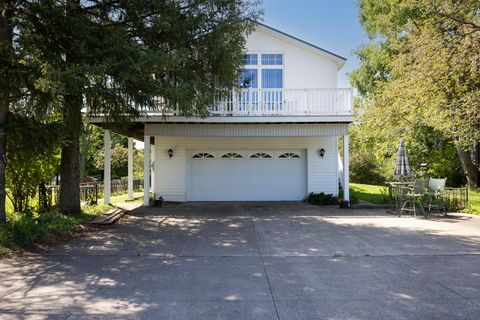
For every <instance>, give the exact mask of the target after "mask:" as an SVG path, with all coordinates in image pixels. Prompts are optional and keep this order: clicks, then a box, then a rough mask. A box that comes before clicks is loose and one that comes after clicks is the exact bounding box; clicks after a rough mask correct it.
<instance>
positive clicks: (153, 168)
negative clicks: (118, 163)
mask: <svg viewBox="0 0 480 320" xmlns="http://www.w3.org/2000/svg"><path fill="white" fill-rule="evenodd" d="M246 46H247V52H248V54H247V55H246V56H245V59H244V60H245V70H244V72H243V79H242V85H243V87H244V89H242V90H240V91H238V92H236V93H234V94H232V95H231V96H230V97H229V98H226V99H225V101H221V102H218V103H216V104H215V105H214V106H212V108H211V116H210V117H207V118H203V119H202V118H185V117H182V116H177V115H171V116H169V117H167V118H166V119H162V117H161V115H159V114H155V113H153V112H152V113H150V114H148V116H145V117H141V118H139V119H137V120H136V121H137V128H139V130H140V131H139V132H140V135H141V136H142V137H143V141H144V142H145V150H144V152H145V163H144V178H145V204H148V199H149V189H151V191H152V192H153V193H154V194H155V197H156V198H158V197H160V196H162V197H163V198H164V199H165V200H167V201H237V200H238V201H249V200H256V201H264V200H265V201H269V200H276V201H282V200H302V199H303V198H304V197H305V195H306V194H308V193H310V192H324V193H331V194H337V193H338V190H339V181H340V182H341V183H342V184H343V185H344V186H345V188H344V189H345V190H346V192H345V200H348V199H349V194H348V183H349V182H348V181H349V178H348V172H349V170H348V161H349V155H348V125H349V123H351V122H352V121H353V98H352V90H351V89H341V88H337V73H338V70H339V69H341V68H342V67H343V65H344V64H345V61H346V60H345V58H342V57H340V56H338V55H336V54H334V53H331V52H329V51H327V50H324V49H322V48H320V47H317V46H315V45H313V44H310V43H307V42H305V41H302V40H300V39H298V38H295V37H293V36H290V35H288V34H286V33H283V32H281V31H278V30H275V29H273V28H270V27H268V26H266V25H263V24H260V23H259V24H258V26H257V28H256V30H255V31H254V32H253V33H251V34H250V35H249V36H248V38H247V45H246ZM89 120H90V122H91V123H96V124H99V125H101V124H102V122H103V119H102V118H101V117H97V118H95V117H93V118H90V119H89ZM340 136H343V137H344V139H343V141H344V148H343V150H344V154H343V157H342V158H343V163H342V161H341V160H340V157H339V153H338V138H339V137H340ZM132 145H133V144H132V139H131V138H130V139H129V178H130V179H129V180H130V181H131V180H132V176H133V173H132V171H133V169H132ZM105 148H106V150H105V182H106V183H105V186H106V190H105V202H106V203H109V198H110V191H109V190H110V187H109V180H110V133H109V131H108V130H106V134H105ZM130 190H132V188H130ZM129 193H130V195H131V191H130V192H129Z"/></svg>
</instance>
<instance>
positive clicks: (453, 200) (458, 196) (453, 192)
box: [442, 188, 468, 211]
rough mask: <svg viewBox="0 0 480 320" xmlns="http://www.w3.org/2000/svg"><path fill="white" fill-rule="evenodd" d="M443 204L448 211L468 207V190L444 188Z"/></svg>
mask: <svg viewBox="0 0 480 320" xmlns="http://www.w3.org/2000/svg"><path fill="white" fill-rule="evenodd" d="M442 199H443V203H444V204H445V206H446V208H447V210H448V211H459V210H463V209H465V208H467V207H468V188H445V191H444V192H443V194H442Z"/></svg>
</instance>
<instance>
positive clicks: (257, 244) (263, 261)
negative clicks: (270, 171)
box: [247, 208, 280, 320]
mask: <svg viewBox="0 0 480 320" xmlns="http://www.w3.org/2000/svg"><path fill="white" fill-rule="evenodd" d="M247 210H248V211H249V214H250V215H251V213H250V208H248V209H247ZM254 219H255V218H254V217H251V218H250V223H251V225H252V229H253V234H254V236H255V242H256V246H257V250H258V255H259V256H260V260H261V261H262V266H263V272H265V278H266V279H267V284H268V289H269V290H270V295H271V297H272V302H273V307H274V308H275V314H276V315H277V319H278V320H280V315H279V314H278V308H277V302H276V301H275V296H274V295H273V289H272V284H271V283H270V278H269V277H268V272H267V267H266V266H265V260H264V259H263V256H262V251H261V250H260V245H259V241H258V234H257V230H256V228H255V223H254Z"/></svg>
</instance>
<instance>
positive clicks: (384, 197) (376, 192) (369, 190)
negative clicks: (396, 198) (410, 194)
mask: <svg viewBox="0 0 480 320" xmlns="http://www.w3.org/2000/svg"><path fill="white" fill-rule="evenodd" d="M350 193H351V194H352V195H353V196H354V197H356V198H357V199H358V200H363V201H367V202H371V203H379V204H383V203H388V192H387V187H384V186H375V185H370V184H360V183H350Z"/></svg>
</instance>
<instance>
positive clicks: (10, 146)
mask: <svg viewBox="0 0 480 320" xmlns="http://www.w3.org/2000/svg"><path fill="white" fill-rule="evenodd" d="M60 128H61V126H60V125H59V124H57V123H40V122H38V121H36V120H33V119H31V118H27V117H22V116H19V115H17V114H12V115H11V117H10V122H9V126H8V132H9V137H10V139H8V143H7V159H8V166H7V169H6V181H7V184H8V186H9V189H10V193H9V196H10V197H11V200H12V204H13V209H14V210H15V211H16V212H22V211H24V210H25V209H27V207H28V203H29V200H30V199H31V198H34V197H36V195H37V191H38V187H39V185H40V184H46V183H48V181H49V180H50V179H51V177H52V176H54V175H55V173H56V172H58V168H59V164H60V157H59V155H60V147H61V142H62V140H61V135H59V131H60ZM59 137H60V138H59Z"/></svg>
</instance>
